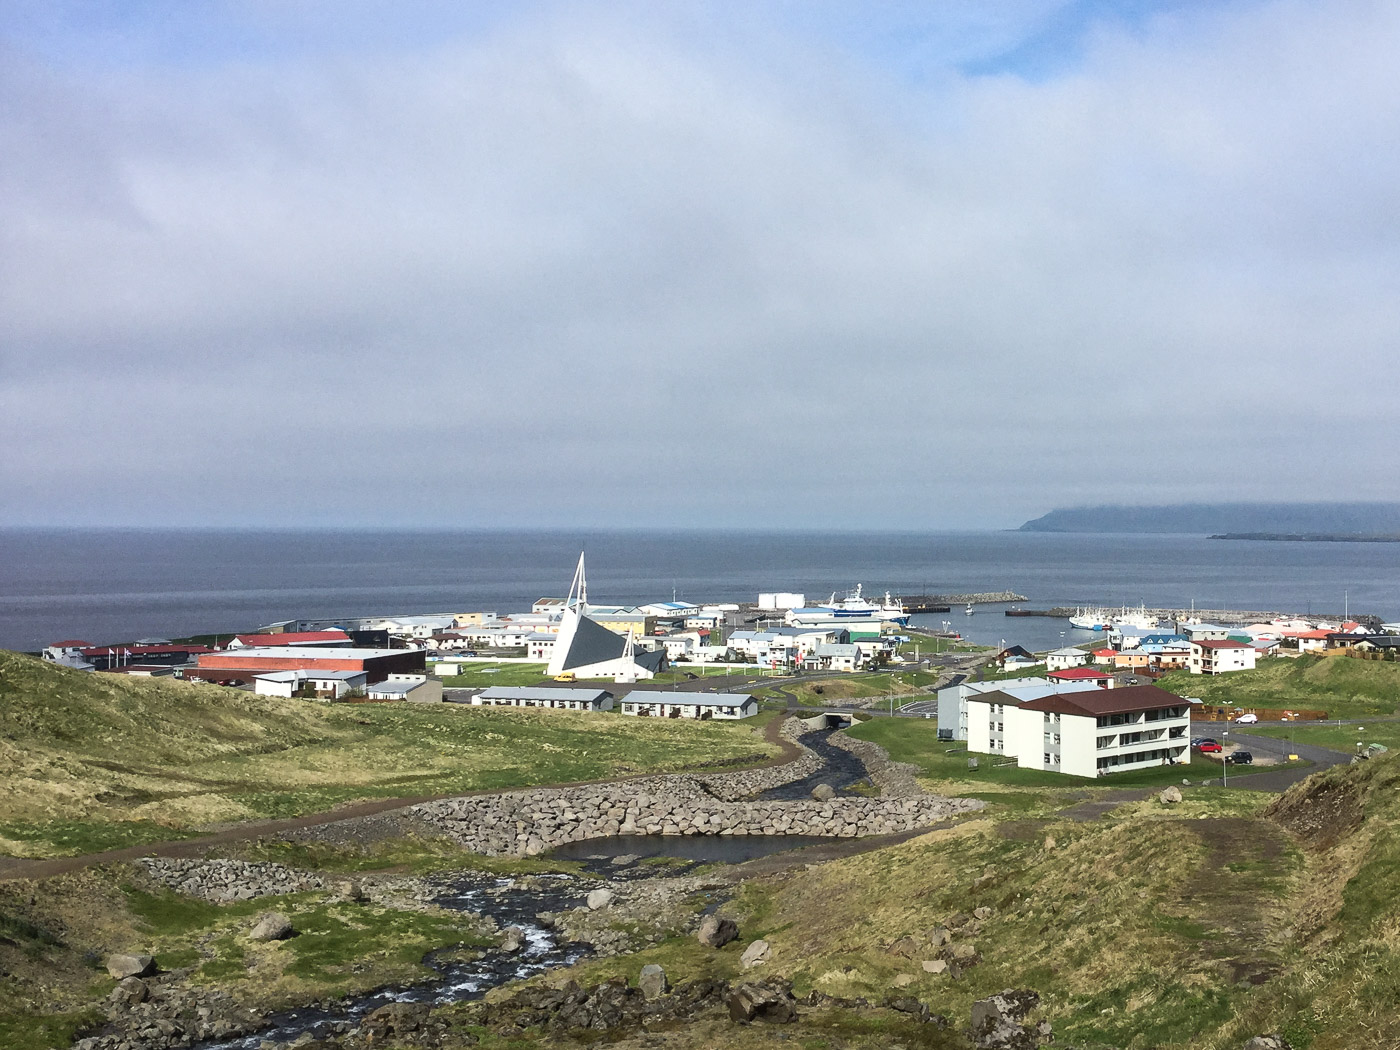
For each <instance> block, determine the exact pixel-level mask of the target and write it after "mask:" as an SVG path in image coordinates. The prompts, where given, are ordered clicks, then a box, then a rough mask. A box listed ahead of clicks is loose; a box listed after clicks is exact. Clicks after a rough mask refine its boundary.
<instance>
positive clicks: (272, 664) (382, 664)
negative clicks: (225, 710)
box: [185, 645, 425, 685]
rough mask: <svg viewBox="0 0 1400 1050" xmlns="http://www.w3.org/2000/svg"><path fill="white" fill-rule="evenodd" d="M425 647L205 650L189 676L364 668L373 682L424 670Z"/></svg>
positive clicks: (226, 677)
mask: <svg viewBox="0 0 1400 1050" xmlns="http://www.w3.org/2000/svg"><path fill="white" fill-rule="evenodd" d="M424 666H425V665H424V654H423V650H422V649H339V648H329V647H325V646H297V645H290V646H266V647H258V648H256V649H254V648H246V649H225V650H224V651H223V652H221V653H204V654H202V655H201V656H200V658H199V666H198V667H197V668H191V669H189V670H187V671H185V677H186V678H204V679H207V680H209V681H215V682H222V681H230V680H232V681H241V682H251V681H252V680H253V677H254V676H255V675H258V674H262V673H263V672H265V671H363V672H365V677H366V681H367V682H368V684H370V685H374V684H376V683H378V682H382V681H384V680H385V679H386V678H388V677H389V675H391V674H423V673H424Z"/></svg>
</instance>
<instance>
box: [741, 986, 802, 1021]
mask: <svg viewBox="0 0 1400 1050" xmlns="http://www.w3.org/2000/svg"><path fill="white" fill-rule="evenodd" d="M726 1005H727V1006H728V1007H729V1019H730V1020H731V1021H734V1022H735V1023H737V1024H749V1023H750V1022H752V1021H762V1022H764V1023H766V1024H787V1023H789V1022H791V1021H795V1020H797V1003H796V1001H795V1000H794V999H793V997H792V987H791V985H789V984H788V983H787V982H786V981H778V980H769V981H755V982H753V983H745V984H741V985H739V986H738V987H737V988H735V989H734V991H732V992H731V993H730V994H729V999H728V1000H727V1002H726Z"/></svg>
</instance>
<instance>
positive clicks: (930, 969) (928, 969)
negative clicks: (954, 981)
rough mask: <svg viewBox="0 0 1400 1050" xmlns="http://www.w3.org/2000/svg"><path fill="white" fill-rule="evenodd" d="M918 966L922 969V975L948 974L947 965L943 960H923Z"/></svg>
mask: <svg viewBox="0 0 1400 1050" xmlns="http://www.w3.org/2000/svg"><path fill="white" fill-rule="evenodd" d="M919 965H920V966H922V967H923V969H924V973H947V972H948V963H947V961H946V960H944V959H925V960H924V961H923V962H921V963H920V964H919Z"/></svg>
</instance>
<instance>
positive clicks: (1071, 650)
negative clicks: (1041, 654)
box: [1050, 645, 1089, 659]
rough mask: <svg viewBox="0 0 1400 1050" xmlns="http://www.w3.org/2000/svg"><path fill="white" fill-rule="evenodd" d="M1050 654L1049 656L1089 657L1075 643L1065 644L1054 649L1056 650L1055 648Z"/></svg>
mask: <svg viewBox="0 0 1400 1050" xmlns="http://www.w3.org/2000/svg"><path fill="white" fill-rule="evenodd" d="M1050 655H1051V656H1082V657H1084V658H1085V659H1088V657H1089V654H1088V653H1086V652H1085V651H1084V650H1083V649H1081V648H1079V647H1078V646H1077V645H1067V646H1065V647H1064V648H1063V649H1056V650H1055V651H1054V652H1052V653H1051V654H1050Z"/></svg>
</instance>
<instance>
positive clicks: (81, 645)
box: [49, 638, 92, 649]
mask: <svg viewBox="0 0 1400 1050" xmlns="http://www.w3.org/2000/svg"><path fill="white" fill-rule="evenodd" d="M91 647H92V643H91V642H83V641H79V640H78V639H76V638H69V639H68V640H67V641H63V642H54V643H53V645H51V646H49V648H50V649H88V648H91Z"/></svg>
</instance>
